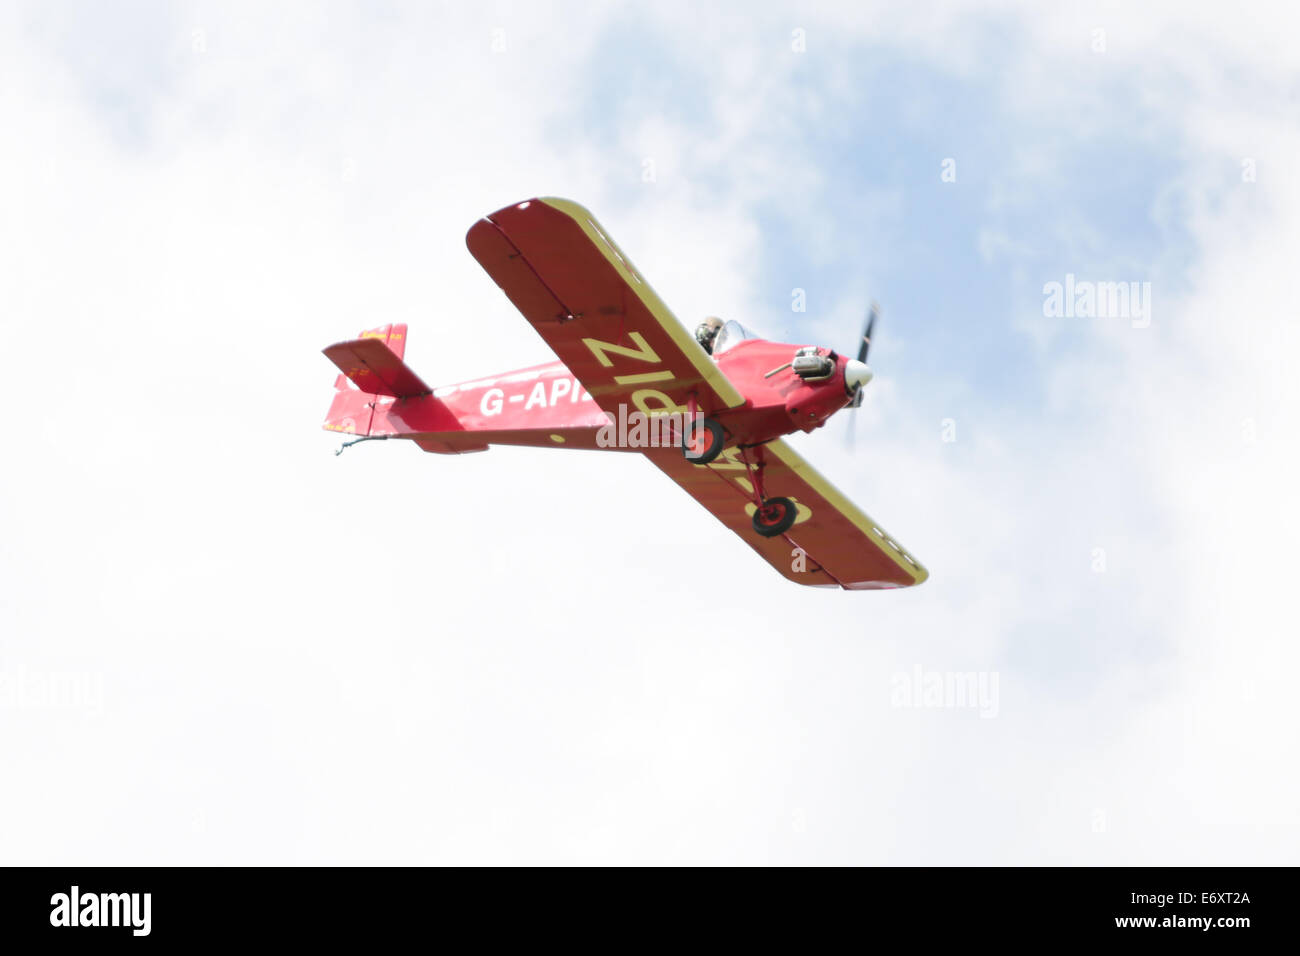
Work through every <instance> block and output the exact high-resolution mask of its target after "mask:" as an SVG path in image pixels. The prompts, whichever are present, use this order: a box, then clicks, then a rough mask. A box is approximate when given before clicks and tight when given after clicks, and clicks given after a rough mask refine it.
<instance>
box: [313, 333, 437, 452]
mask: <svg viewBox="0 0 1300 956" xmlns="http://www.w3.org/2000/svg"><path fill="white" fill-rule="evenodd" d="M324 352H325V355H326V357H327V358H328V359H329V360H330V361H331V362H333V363H334V364H335V365H337V366H338V367H339V371H340V372H341V373H342V374H340V375H339V377H338V378H336V379H335V380H334V401H333V402H331V403H330V410H329V414H328V415H327V416H326V418H325V426H324V427H325V429H326V430H327V431H332V432H343V433H345V434H349V435H361V436H366V435H369V434H370V429H371V425H372V424H373V422H374V415H375V403H376V398H377V396H379V395H388V396H392V397H395V398H412V397H414V396H417V395H428V394H429V393H430V392H431V391H432V389H430V388H429V386H427V385H425V384H424V382H422V381H420V377H419V376H418V375H416V374H415V373H414V372H412V371H411V369H410V367H409V366H407V364H406V363H405V362H403V361H402V356H403V354H405V352H406V326H405V325H403V324H396V325H381V326H380V327H379V328H377V329H370V330H368V331H365V332H362V333H361V334H360V335H359V336H358V337H357V338H355V339H352V340H351V341H348V342H339V343H337V344H335V345H331V346H330V347H329V348H327V349H325V350H324Z"/></svg>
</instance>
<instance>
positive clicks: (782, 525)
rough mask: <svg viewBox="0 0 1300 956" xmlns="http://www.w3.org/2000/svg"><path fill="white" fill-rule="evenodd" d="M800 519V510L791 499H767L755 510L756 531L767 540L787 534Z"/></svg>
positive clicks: (753, 520)
mask: <svg viewBox="0 0 1300 956" xmlns="http://www.w3.org/2000/svg"><path fill="white" fill-rule="evenodd" d="M797 517H799V509H798V507H797V506H796V505H795V503H794V502H793V501H791V500H790V499H789V498H766V499H764V501H763V503H762V504H761V505H759V506H758V507H756V508H755V509H754V516H753V518H752V519H751V520H752V522H753V525H754V530H755V531H757V532H758V533H759V534H761V535H762V536H763V537H765V538H775V537H776V536H777V535H780V534H785V533H786V532H787V531H789V530H790V527H791V525H793V524H794V519H795V518H797Z"/></svg>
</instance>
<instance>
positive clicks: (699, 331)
mask: <svg viewBox="0 0 1300 956" xmlns="http://www.w3.org/2000/svg"><path fill="white" fill-rule="evenodd" d="M721 328H722V320H721V319H720V318H718V317H717V316H716V315H711V316H709V317H708V318H707V319H705V320H704V321H703V322H701V323H700V324H699V325H697V326H696V327H695V341H697V342H699V343H700V345H702V346H703V347H704V351H706V352H708V353H709V354H712V353H713V340H714V339H716V338H717V337H718V330H719V329H721Z"/></svg>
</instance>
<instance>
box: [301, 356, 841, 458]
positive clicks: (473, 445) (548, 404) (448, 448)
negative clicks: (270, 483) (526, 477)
mask: <svg viewBox="0 0 1300 956" xmlns="http://www.w3.org/2000/svg"><path fill="white" fill-rule="evenodd" d="M798 348H799V346H797V345H789V344H784V343H780V342H769V341H766V340H764V339H746V340H745V341H742V342H738V343H736V344H735V345H733V346H732V347H731V348H729V349H728V350H727V351H726V352H725V353H723V354H721V355H719V356H717V358H716V361H717V365H718V367H719V369H721V371H722V372H723V374H724V375H726V377H727V379H728V380H730V381H731V383H732V384H733V385H735V387H736V388H737V389H738V390H739V391H740V392H741V394H742V395H743V396H744V397H745V404H743V405H741V406H739V407H736V408H731V409H712V408H705V407H701V408H700V409H699V411H700V412H702V413H703V414H705V415H707V416H709V417H710V418H713V419H714V420H716V421H717V422H718V423H719V424H721V425H722V426H723V428H724V429H726V431H727V433H728V435H727V444H728V445H757V444H761V443H762V442H766V441H770V440H771V439H773V438H779V437H781V436H782V435H788V434H790V433H791V432H795V431H805V432H807V431H812V430H813V429H814V428H820V427H821V426H822V425H823V424H824V423H825V422H826V419H827V418H829V417H830V416H831V415H833V414H834V413H835V412H837V411H839V410H840V409H841V408H843V407H844V406H845V405H847V404H848V402H849V400H850V399H851V397H852V396H851V394H850V393H849V391H848V390H847V389H846V387H845V384H844V366H845V359H844V357H843V356H840V355H836V354H835V353H832V352H830V351H829V350H827V349H819V350H818V351H819V354H822V355H828V356H833V361H834V367H833V369H832V371H831V373H830V375H829V376H828V377H826V378H825V379H822V380H820V381H804V380H803V379H802V378H800V377H799V376H798V375H797V374H795V372H794V371H793V370H792V369H791V368H790V367H789V363H790V361H791V359H792V358H793V356H794V354H795V351H796V350H797V349H798ZM773 370H776V371H775V372H774V371H773ZM769 373H771V374H769ZM371 402H374V415H373V419H371V423H370V434H372V435H375V436H381V435H390V436H394V437H395V436H402V437H409V438H414V439H416V440H417V442H418V443H419V444H420V446H421V447H423V448H425V450H427V451H443V452H460V451H476V450H481V449H482V448H483V447H484V446H486V445H533V446H540V447H564V448H598V447H603V446H601V445H599V444H598V443H597V441H596V436H597V433H598V432H599V430H600V429H601V427H602V426H604V425H606V424H607V423H608V422H609V421H610V418H609V416H608V415H607V414H606V413H605V412H604V411H602V410H601V409H600V408H599V407H598V406H597V405H596V403H595V402H594V401H592V398H591V396H590V395H588V394H587V392H586V391H585V390H584V389H583V387H582V385H581V384H580V383H579V382H578V380H577V378H576V377H575V376H574V375H573V374H572V373H571V372H570V371H569V370H568V369H567V368H566V367H565V366H564V365H563V363H561V362H550V363H548V364H546V365H536V366H533V367H531V368H525V369H520V370H518V371H514V372H506V373H503V374H500V375H493V376H488V377H484V378H478V379H473V380H470V381H467V382H461V383H459V384H455V385H444V386H441V387H438V388H435V389H434V390H433V393H432V395H424V396H418V397H413V398H396V399H395V398H389V397H385V396H382V395H380V396H373V395H368V394H366V393H364V392H360V391H355V390H350V391H343V392H340V393H339V394H338V396H337V397H336V400H335V407H334V409H332V410H331V414H330V421H331V422H334V423H339V424H336V425H333V426H327V427H332V430H335V431H341V432H350V433H355V432H363V433H364V429H362V428H357V427H355V425H353V424H343V423H355V422H357V421H360V420H361V419H362V417H363V416H364V417H366V418H369V417H370V409H369V407H368V405H369V403H371ZM614 450H626V451H635V450H637V449H635V448H617V449H614Z"/></svg>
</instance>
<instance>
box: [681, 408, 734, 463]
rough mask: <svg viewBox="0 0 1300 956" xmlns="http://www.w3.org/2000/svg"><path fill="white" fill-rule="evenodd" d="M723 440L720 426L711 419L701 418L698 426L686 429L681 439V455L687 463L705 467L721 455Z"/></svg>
mask: <svg viewBox="0 0 1300 956" xmlns="http://www.w3.org/2000/svg"><path fill="white" fill-rule="evenodd" d="M725 440H726V438H725V436H724V434H723V431H722V426H721V425H719V424H718V423H717V422H715V421H714V420H713V419H712V418H702V419H700V420H699V425H690V426H688V427H687V431H686V434H685V435H684V436H683V437H682V455H683V456H685V458H686V460H687V461H689V462H693V463H695V464H697V465H707V464H708V463H709V462H711V461H713V459H715V458H717V457H718V455H720V454H722V444H723V442H724V441H725Z"/></svg>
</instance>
